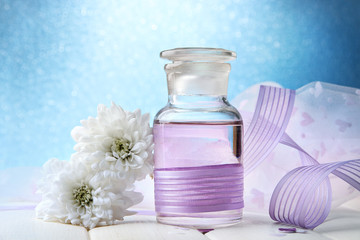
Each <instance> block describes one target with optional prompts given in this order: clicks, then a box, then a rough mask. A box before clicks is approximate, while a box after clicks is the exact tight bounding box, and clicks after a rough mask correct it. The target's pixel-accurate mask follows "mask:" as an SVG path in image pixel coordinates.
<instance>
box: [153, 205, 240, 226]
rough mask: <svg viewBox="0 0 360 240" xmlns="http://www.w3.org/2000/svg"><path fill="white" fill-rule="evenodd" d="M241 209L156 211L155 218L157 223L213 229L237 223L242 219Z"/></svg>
mask: <svg viewBox="0 0 360 240" xmlns="http://www.w3.org/2000/svg"><path fill="white" fill-rule="evenodd" d="M242 214H243V210H242V209H240V210H231V211H221V212H209V213H201V214H198V213H197V214H187V215H186V216H184V214H182V215H180V214H178V215H176V214H161V213H158V215H157V217H156V220H157V221H158V222H159V223H162V224H167V225H174V226H180V227H187V228H195V229H215V228H222V227H228V226H231V225H235V224H237V223H239V222H240V221H241V219H242Z"/></svg>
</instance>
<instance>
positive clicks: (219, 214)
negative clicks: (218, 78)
mask: <svg viewBox="0 0 360 240" xmlns="http://www.w3.org/2000/svg"><path fill="white" fill-rule="evenodd" d="M153 132H154V142H155V155H154V158H155V169H164V168H188V167H201V166H214V165H224V164H239V163H240V164H242V145H243V144H242V141H243V125H242V122H240V121H236V122H227V123H220V122H215V123H214V122H205V123H204V122H201V123H159V122H158V121H155V122H154V128H153ZM215 180H216V179H215ZM155 181H156V179H155ZM239 181H241V183H242V180H239ZM165 194H166V193H165ZM171 194H172V192H171V191H169V195H171ZM241 194H242V193H241ZM204 197H205V198H206V195H204ZM227 197H228V196H226V195H225V196H222V198H225V199H226V198H227ZM155 198H156V196H155ZM179 198H181V196H179ZM228 199H229V203H230V202H231V197H230V196H229V197H228ZM225 208H226V207H225ZM241 217H242V208H238V209H232V210H217V211H208V212H200V213H199V212H196V213H193V212H182V213H178V212H171V211H163V212H161V211H157V219H158V221H159V222H162V223H165V224H172V225H180V226H187V227H189V226H190V227H195V228H200V229H206V228H215V227H221V226H227V225H231V224H234V223H237V222H238V221H239V220H240V219H241Z"/></svg>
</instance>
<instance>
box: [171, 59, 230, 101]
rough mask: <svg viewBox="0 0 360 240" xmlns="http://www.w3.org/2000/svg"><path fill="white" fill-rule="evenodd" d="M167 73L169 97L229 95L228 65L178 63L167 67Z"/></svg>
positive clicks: (217, 63)
mask: <svg viewBox="0 0 360 240" xmlns="http://www.w3.org/2000/svg"><path fill="white" fill-rule="evenodd" d="M165 71H166V73H167V82H168V93H169V96H205V97H206V96H208V97H215V98H219V97H220V98H222V97H223V96H225V97H226V95H227V86H228V78H229V72H230V64H228V63H220V62H181V61H176V62H173V63H171V64H167V65H165ZM171 99H174V97H171ZM175 99H176V97H175ZM169 101H170V98H169Z"/></svg>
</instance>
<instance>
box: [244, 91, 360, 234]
mask: <svg viewBox="0 0 360 240" xmlns="http://www.w3.org/2000/svg"><path fill="white" fill-rule="evenodd" d="M294 100H295V91H293V90H290V89H283V88H276V87H269V86H261V87H260V92H259V97H258V101H257V105H256V109H255V113H254V115H253V118H252V121H251V123H250V126H249V129H248V131H247V132H245V139H244V168H245V175H247V174H249V173H250V172H251V171H253V170H254V169H255V168H256V166H257V165H259V164H260V163H261V162H262V161H263V160H264V159H265V158H266V157H267V156H268V155H269V153H271V151H272V150H273V149H274V148H275V146H276V145H277V144H278V143H279V142H280V143H282V144H285V145H287V146H289V147H292V148H295V149H296V150H298V151H299V154H300V157H301V160H302V163H303V165H305V166H302V167H299V168H296V169H293V170H292V171H290V172H289V173H287V174H286V175H285V176H284V177H283V178H282V179H281V180H280V182H279V183H278V184H277V186H276V187H275V190H274V192H273V194H272V196H271V200H270V207H269V214H270V217H271V218H272V219H273V220H275V221H279V222H284V223H287V224H292V225H296V226H300V227H303V228H309V229H313V228H315V227H317V226H318V225H320V224H321V223H322V222H324V221H325V219H326V217H327V216H328V214H329V212H330V207H331V186H330V182H329V178H328V175H329V174H330V173H332V174H334V175H336V176H338V177H340V178H341V179H343V180H344V181H346V182H347V183H349V184H350V185H351V186H353V187H354V188H356V189H357V190H359V191H360V159H355V160H349V161H343V162H334V163H325V164H319V162H317V161H316V160H315V159H314V158H312V157H311V156H310V155H309V154H308V153H307V152H306V151H304V150H303V149H302V148H301V147H300V146H298V145H297V144H296V143H295V141H294V140H292V139H291V138H290V137H289V136H288V135H287V134H286V133H285V129H286V126H287V124H288V122H289V119H290V115H291V113H292V109H293V105H294Z"/></svg>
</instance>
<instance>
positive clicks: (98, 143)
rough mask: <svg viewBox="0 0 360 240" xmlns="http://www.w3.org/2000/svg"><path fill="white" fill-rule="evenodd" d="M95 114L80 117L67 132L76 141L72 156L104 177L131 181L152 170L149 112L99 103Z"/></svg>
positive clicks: (141, 177)
mask: <svg viewBox="0 0 360 240" xmlns="http://www.w3.org/2000/svg"><path fill="white" fill-rule="evenodd" d="M97 111H98V116H97V117H96V118H93V117H89V118H88V119H87V120H82V121H81V124H82V126H78V127H75V128H74V129H73V130H72V132H71V135H72V137H73V138H74V140H75V141H76V142H77V144H76V145H75V147H74V149H75V151H77V152H76V153H75V154H73V156H72V159H74V158H76V159H82V160H83V161H85V162H86V163H87V164H90V166H91V168H92V169H93V170H94V171H97V172H98V173H99V174H101V175H102V176H103V177H105V178H108V177H110V178H115V179H126V180H127V181H128V183H130V184H132V183H133V182H134V181H135V180H141V179H143V178H145V177H146V175H148V174H151V173H152V171H153V155H152V151H153V148H154V145H153V136H152V131H151V128H150V126H149V114H144V115H141V112H140V110H139V109H138V110H136V111H135V112H127V111H124V110H123V109H122V108H121V107H120V106H117V105H116V104H114V103H112V105H111V107H110V108H107V107H106V106H105V105H102V104H100V105H99V106H98V109H97Z"/></svg>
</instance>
